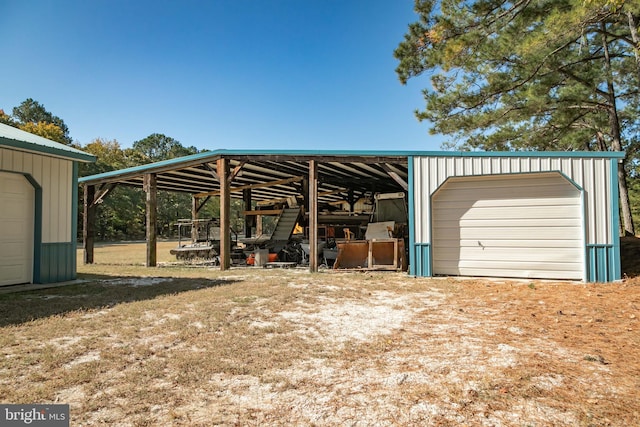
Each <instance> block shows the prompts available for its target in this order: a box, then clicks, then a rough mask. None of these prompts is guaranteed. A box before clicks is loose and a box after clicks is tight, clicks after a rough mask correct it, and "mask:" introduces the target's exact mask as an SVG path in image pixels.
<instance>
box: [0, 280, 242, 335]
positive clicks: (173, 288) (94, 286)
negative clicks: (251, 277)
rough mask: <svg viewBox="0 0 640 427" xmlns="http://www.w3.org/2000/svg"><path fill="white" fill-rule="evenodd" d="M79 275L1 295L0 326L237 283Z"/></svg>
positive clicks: (229, 281)
mask: <svg viewBox="0 0 640 427" xmlns="http://www.w3.org/2000/svg"><path fill="white" fill-rule="evenodd" d="M78 278H79V279H80V280H81V281H82V282H80V283H77V284H71V285H68V286H62V287H54V288H47V289H38V290H31V291H26V292H16V293H7V294H2V295H0V327H3V326H8V325H17V324H20V323H24V322H29V321H33V320H37V319H41V318H45V317H49V316H54V315H58V314H64V313H68V312H72V311H77V310H91V309H96V308H104V307H113V306H115V305H117V304H121V303H127V302H133V301H141V300H148V299H153V298H156V297H159V296H162V295H169V294H176V293H180V292H188V291H195V290H198V289H206V288H212V287H217V286H226V285H231V284H233V283H235V282H236V280H222V279H218V280H209V279H203V278H172V277H165V278H151V277H118V278H114V277H113V276H100V275H91V274H83V275H79V277H78Z"/></svg>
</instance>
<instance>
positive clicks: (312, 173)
mask: <svg viewBox="0 0 640 427" xmlns="http://www.w3.org/2000/svg"><path fill="white" fill-rule="evenodd" d="M309 271H310V272H311V273H316V272H317V271H318V164H317V162H316V161H315V160H309Z"/></svg>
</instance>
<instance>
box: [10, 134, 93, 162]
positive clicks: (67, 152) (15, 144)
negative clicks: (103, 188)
mask: <svg viewBox="0 0 640 427" xmlns="http://www.w3.org/2000/svg"><path fill="white" fill-rule="evenodd" d="M42 139H44V140H45V141H48V139H45V138H42ZM50 142H52V141H50ZM57 145H59V146H60V147H58V146H54V145H42V144H36V143H33V142H29V141H22V140H17V139H11V138H6V137H3V136H0V146H6V147H9V148H15V149H18V150H21V151H31V152H36V153H39V154H48V155H51V156H55V157H63V158H65V159H69V160H78V161H82V162H95V161H96V156H94V155H92V154H88V153H84V152H82V151H80V150H74V149H72V148H71V147H68V149H65V148H62V147H66V146H65V145H63V144H57ZM71 150H73V151H71Z"/></svg>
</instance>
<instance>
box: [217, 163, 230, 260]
mask: <svg viewBox="0 0 640 427" xmlns="http://www.w3.org/2000/svg"><path fill="white" fill-rule="evenodd" d="M216 169H217V174H218V179H219V180H220V270H221V271H224V270H228V269H229V267H231V201H230V199H231V192H230V191H229V184H230V183H229V179H228V177H229V161H228V160H227V159H225V158H221V159H218V160H217V161H216Z"/></svg>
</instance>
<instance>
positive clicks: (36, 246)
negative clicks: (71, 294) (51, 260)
mask: <svg viewBox="0 0 640 427" xmlns="http://www.w3.org/2000/svg"><path fill="white" fill-rule="evenodd" d="M22 175H24V177H25V178H27V181H29V183H30V184H31V185H32V186H33V189H34V190H35V191H34V197H35V200H34V201H33V209H34V212H33V279H32V280H33V283H41V282H40V276H41V272H42V269H41V264H40V257H41V253H42V187H40V184H39V183H38V181H36V180H35V179H34V178H33V176H31V175H30V174H28V173H23V174H22Z"/></svg>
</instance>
